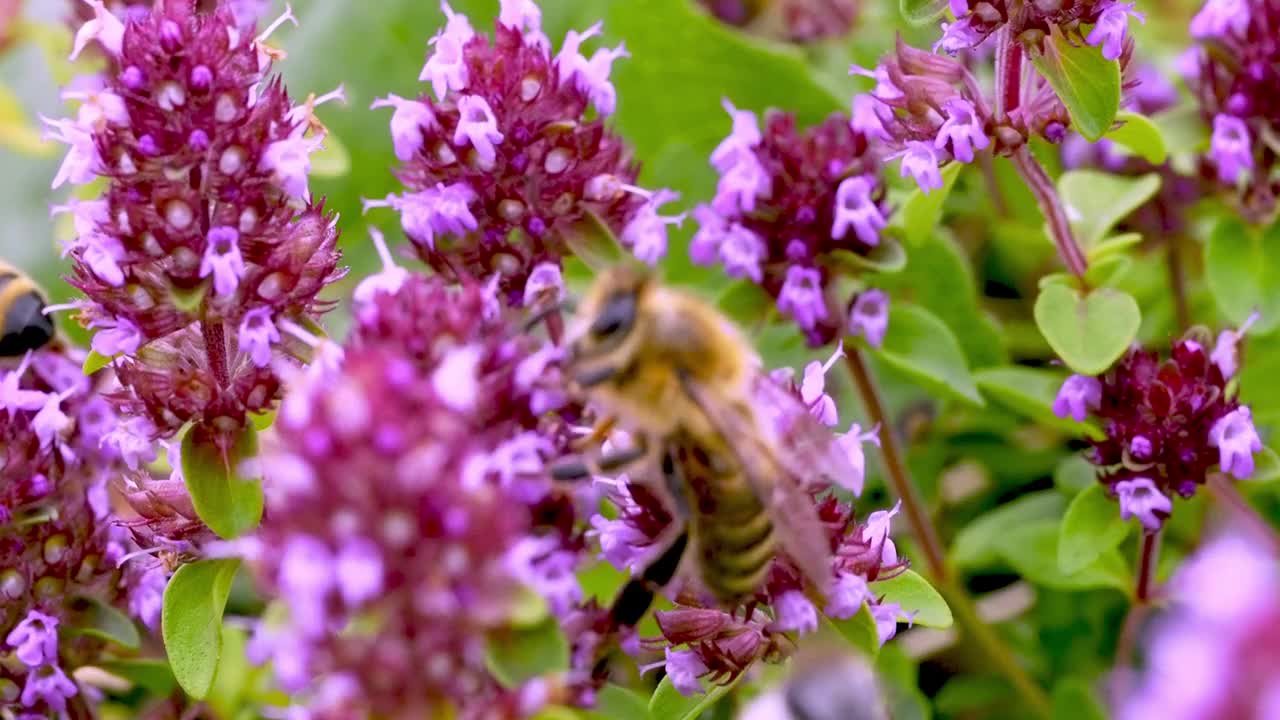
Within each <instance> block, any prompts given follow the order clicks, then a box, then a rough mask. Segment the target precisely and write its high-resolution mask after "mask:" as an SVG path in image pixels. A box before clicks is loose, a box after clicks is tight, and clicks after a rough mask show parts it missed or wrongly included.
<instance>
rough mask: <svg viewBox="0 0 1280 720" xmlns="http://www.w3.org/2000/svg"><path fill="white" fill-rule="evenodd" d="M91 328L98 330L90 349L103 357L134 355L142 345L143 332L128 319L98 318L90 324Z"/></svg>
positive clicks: (90, 343)
mask: <svg viewBox="0 0 1280 720" xmlns="http://www.w3.org/2000/svg"><path fill="white" fill-rule="evenodd" d="M89 327H90V329H94V328H96V329H98V332H96V333H94V334H93V340H91V341H90V342H89V347H91V348H93V351H94V352H96V353H98V354H99V355H102V356H103V357H115V356H116V355H120V354H125V355H132V354H134V353H135V352H137V350H138V346H139V345H141V344H142V332H141V331H140V330H138V327H137V326H136V325H134V324H133V323H132V322H130V321H129V319H128V318H123V317H118V318H111V317H98V318H94V319H93V320H91V321H90V322H89Z"/></svg>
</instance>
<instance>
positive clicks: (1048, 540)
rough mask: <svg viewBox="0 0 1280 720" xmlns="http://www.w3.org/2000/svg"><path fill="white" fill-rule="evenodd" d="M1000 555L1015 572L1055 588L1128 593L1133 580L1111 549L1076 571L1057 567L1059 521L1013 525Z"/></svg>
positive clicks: (1039, 583)
mask: <svg viewBox="0 0 1280 720" xmlns="http://www.w3.org/2000/svg"><path fill="white" fill-rule="evenodd" d="M1000 554H1001V555H1002V556H1004V559H1005V561H1006V562H1008V563H1009V564H1010V565H1012V566H1013V569H1014V570H1015V571H1017V572H1018V574H1020V575H1022V576H1023V577H1025V578H1026V579H1027V580H1030V581H1031V582H1033V583H1036V584H1037V585H1043V586H1045V587H1047V588H1051V589H1054V590H1088V589H1094V588H1116V589H1119V590H1121V591H1124V592H1127V591H1128V589H1129V584H1130V582H1131V580H1132V578H1131V577H1130V573H1129V568H1128V567H1127V566H1126V565H1125V562H1124V559H1123V558H1121V557H1120V553H1119V552H1118V551H1116V550H1115V549H1114V548H1113V549H1111V550H1107V551H1105V552H1103V553H1101V554H1099V555H1098V558H1097V560H1095V561H1094V563H1093V564H1092V565H1089V566H1088V567H1086V568H1084V569H1082V570H1080V571H1079V572H1076V573H1064V572H1063V571H1062V570H1061V569H1060V568H1059V567H1058V521H1057V520H1040V521H1037V522H1033V523H1030V524H1027V525H1022V526H1020V527H1017V528H1012V529H1011V530H1010V531H1009V532H1008V534H1007V536H1006V538H1005V542H1003V543H1002V544H1001V546H1000Z"/></svg>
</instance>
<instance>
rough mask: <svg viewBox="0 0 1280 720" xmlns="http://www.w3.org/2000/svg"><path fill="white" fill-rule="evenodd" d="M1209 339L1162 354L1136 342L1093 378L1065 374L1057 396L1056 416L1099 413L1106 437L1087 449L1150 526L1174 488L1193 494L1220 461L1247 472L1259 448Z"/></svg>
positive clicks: (1241, 474)
mask: <svg viewBox="0 0 1280 720" xmlns="http://www.w3.org/2000/svg"><path fill="white" fill-rule="evenodd" d="M1209 340H1210V338H1209V337H1208V334H1207V333H1200V334H1195V333H1193V334H1189V335H1188V337H1186V338H1184V339H1182V340H1180V341H1178V342H1176V343H1174V345H1173V352H1172V354H1171V357H1169V359H1167V360H1163V361H1162V360H1161V359H1160V357H1159V355H1158V354H1156V353H1155V352H1151V351H1146V350H1142V349H1139V348H1133V349H1131V350H1130V351H1129V352H1128V353H1127V354H1125V355H1124V357H1122V358H1120V360H1119V361H1118V362H1117V363H1116V364H1115V365H1114V366H1113V367H1112V368H1111V369H1110V370H1108V371H1107V372H1106V373H1104V374H1102V375H1100V376H1098V377H1096V378H1092V377H1087V376H1082V375H1072V376H1071V377H1069V378H1067V380H1066V382H1064V383H1063V385H1062V388H1061V389H1060V390H1059V391H1058V397H1057V399H1056V400H1055V401H1054V404H1053V410H1054V412H1055V413H1056V414H1057V415H1058V416H1060V417H1070V418H1073V419H1075V420H1078V421H1081V420H1084V419H1086V418H1087V417H1088V415H1089V411H1092V412H1093V414H1094V415H1095V416H1096V417H1097V418H1098V419H1099V420H1101V422H1102V429H1103V432H1104V433H1105V437H1104V438H1103V439H1102V440H1093V441H1091V444H1092V446H1093V447H1092V449H1091V450H1090V451H1089V452H1088V453H1086V455H1085V457H1087V458H1088V459H1089V462H1091V463H1093V464H1094V465H1095V466H1097V468H1098V479H1099V480H1100V481H1101V482H1102V483H1103V484H1104V485H1106V486H1107V489H1108V491H1109V492H1110V493H1111V495H1112V496H1113V497H1116V498H1117V499H1118V500H1119V502H1120V510H1121V514H1122V515H1123V516H1124V517H1125V518H1129V517H1137V518H1138V519H1139V520H1141V522H1142V524H1143V526H1144V527H1146V528H1147V529H1148V530H1150V531H1154V530H1158V529H1159V528H1160V526H1161V524H1162V523H1163V522H1164V518H1166V517H1168V516H1169V514H1170V513H1171V512H1172V510H1173V503H1172V498H1173V496H1174V495H1178V496H1180V497H1184V498H1187V497H1191V496H1192V495H1193V494H1195V491H1196V487H1197V486H1198V485H1201V484H1203V483H1204V482H1205V480H1206V475H1207V474H1208V473H1209V472H1210V471H1211V469H1212V468H1213V467H1214V466H1215V465H1216V466H1218V467H1219V468H1220V469H1221V470H1222V472H1224V473H1228V474H1230V475H1233V476H1234V477H1236V478H1240V479H1244V478H1247V477H1249V476H1250V475H1251V474H1252V473H1253V469H1254V462H1253V455H1254V453H1257V452H1258V451H1260V450H1261V449H1262V442H1261V440H1260V439H1259V438H1258V433H1257V430H1256V429H1255V428H1254V426H1253V420H1252V417H1251V416H1250V413H1249V408H1248V407H1247V406H1243V405H1241V404H1240V403H1239V402H1238V401H1237V400H1236V398H1235V397H1234V395H1229V394H1228V392H1227V390H1228V388H1227V380H1228V377H1227V376H1224V374H1223V372H1222V368H1221V367H1220V365H1219V364H1217V363H1215V362H1213V361H1212V360H1211V359H1210V355H1209V353H1208V352H1207V350H1206V347H1207V346H1208V344H1209ZM1230 342H1232V344H1233V345H1234V342H1235V341H1234V340H1230ZM1233 351H1234V347H1233ZM1232 369H1233V370H1234V367H1233V368H1232Z"/></svg>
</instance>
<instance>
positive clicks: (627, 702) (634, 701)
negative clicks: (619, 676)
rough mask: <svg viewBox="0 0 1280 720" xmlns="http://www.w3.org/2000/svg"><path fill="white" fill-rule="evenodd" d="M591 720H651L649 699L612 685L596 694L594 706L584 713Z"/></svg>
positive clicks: (630, 690) (629, 689) (633, 691)
mask: <svg viewBox="0 0 1280 720" xmlns="http://www.w3.org/2000/svg"><path fill="white" fill-rule="evenodd" d="M586 715H587V717H588V718H590V719H591V720H653V716H652V715H650V714H649V699H648V698H646V697H644V696H643V695H641V694H640V693H638V692H636V691H635V690H632V689H631V688H625V687H622V686H621V685H614V684H612V683H610V684H608V685H605V686H604V687H603V688H601V689H600V692H598V693H596V704H595V707H593V708H592V709H591V710H588V711H587V713H586Z"/></svg>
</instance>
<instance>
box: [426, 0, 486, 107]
mask: <svg viewBox="0 0 1280 720" xmlns="http://www.w3.org/2000/svg"><path fill="white" fill-rule="evenodd" d="M440 9H441V10H443V11H444V14H445V17H447V18H448V22H446V23H445V27H444V29H443V30H441V31H440V32H439V33H437V34H436V36H435V37H434V38H432V39H431V41H430V44H431V45H434V46H435V49H436V51H435V53H434V54H432V56H431V57H430V58H429V59H428V60H427V64H426V65H424V66H423V67H422V73H421V74H420V75H418V80H420V81H422V82H430V83H431V89H432V90H433V91H434V92H435V94H436V99H438V100H444V96H445V94H446V93H448V92H449V90H455V91H460V90H464V89H466V87H467V82H468V80H469V78H468V73H467V65H466V61H465V59H464V58H463V56H462V51H463V48H464V47H465V46H466V44H467V43H468V42H470V41H471V38H473V37H475V34H476V33H475V31H474V30H472V29H471V23H470V21H468V20H467V16H466V15H462V14H460V13H455V12H454V11H453V8H451V7H449V3H448V2H445V0H441V2H440Z"/></svg>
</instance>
